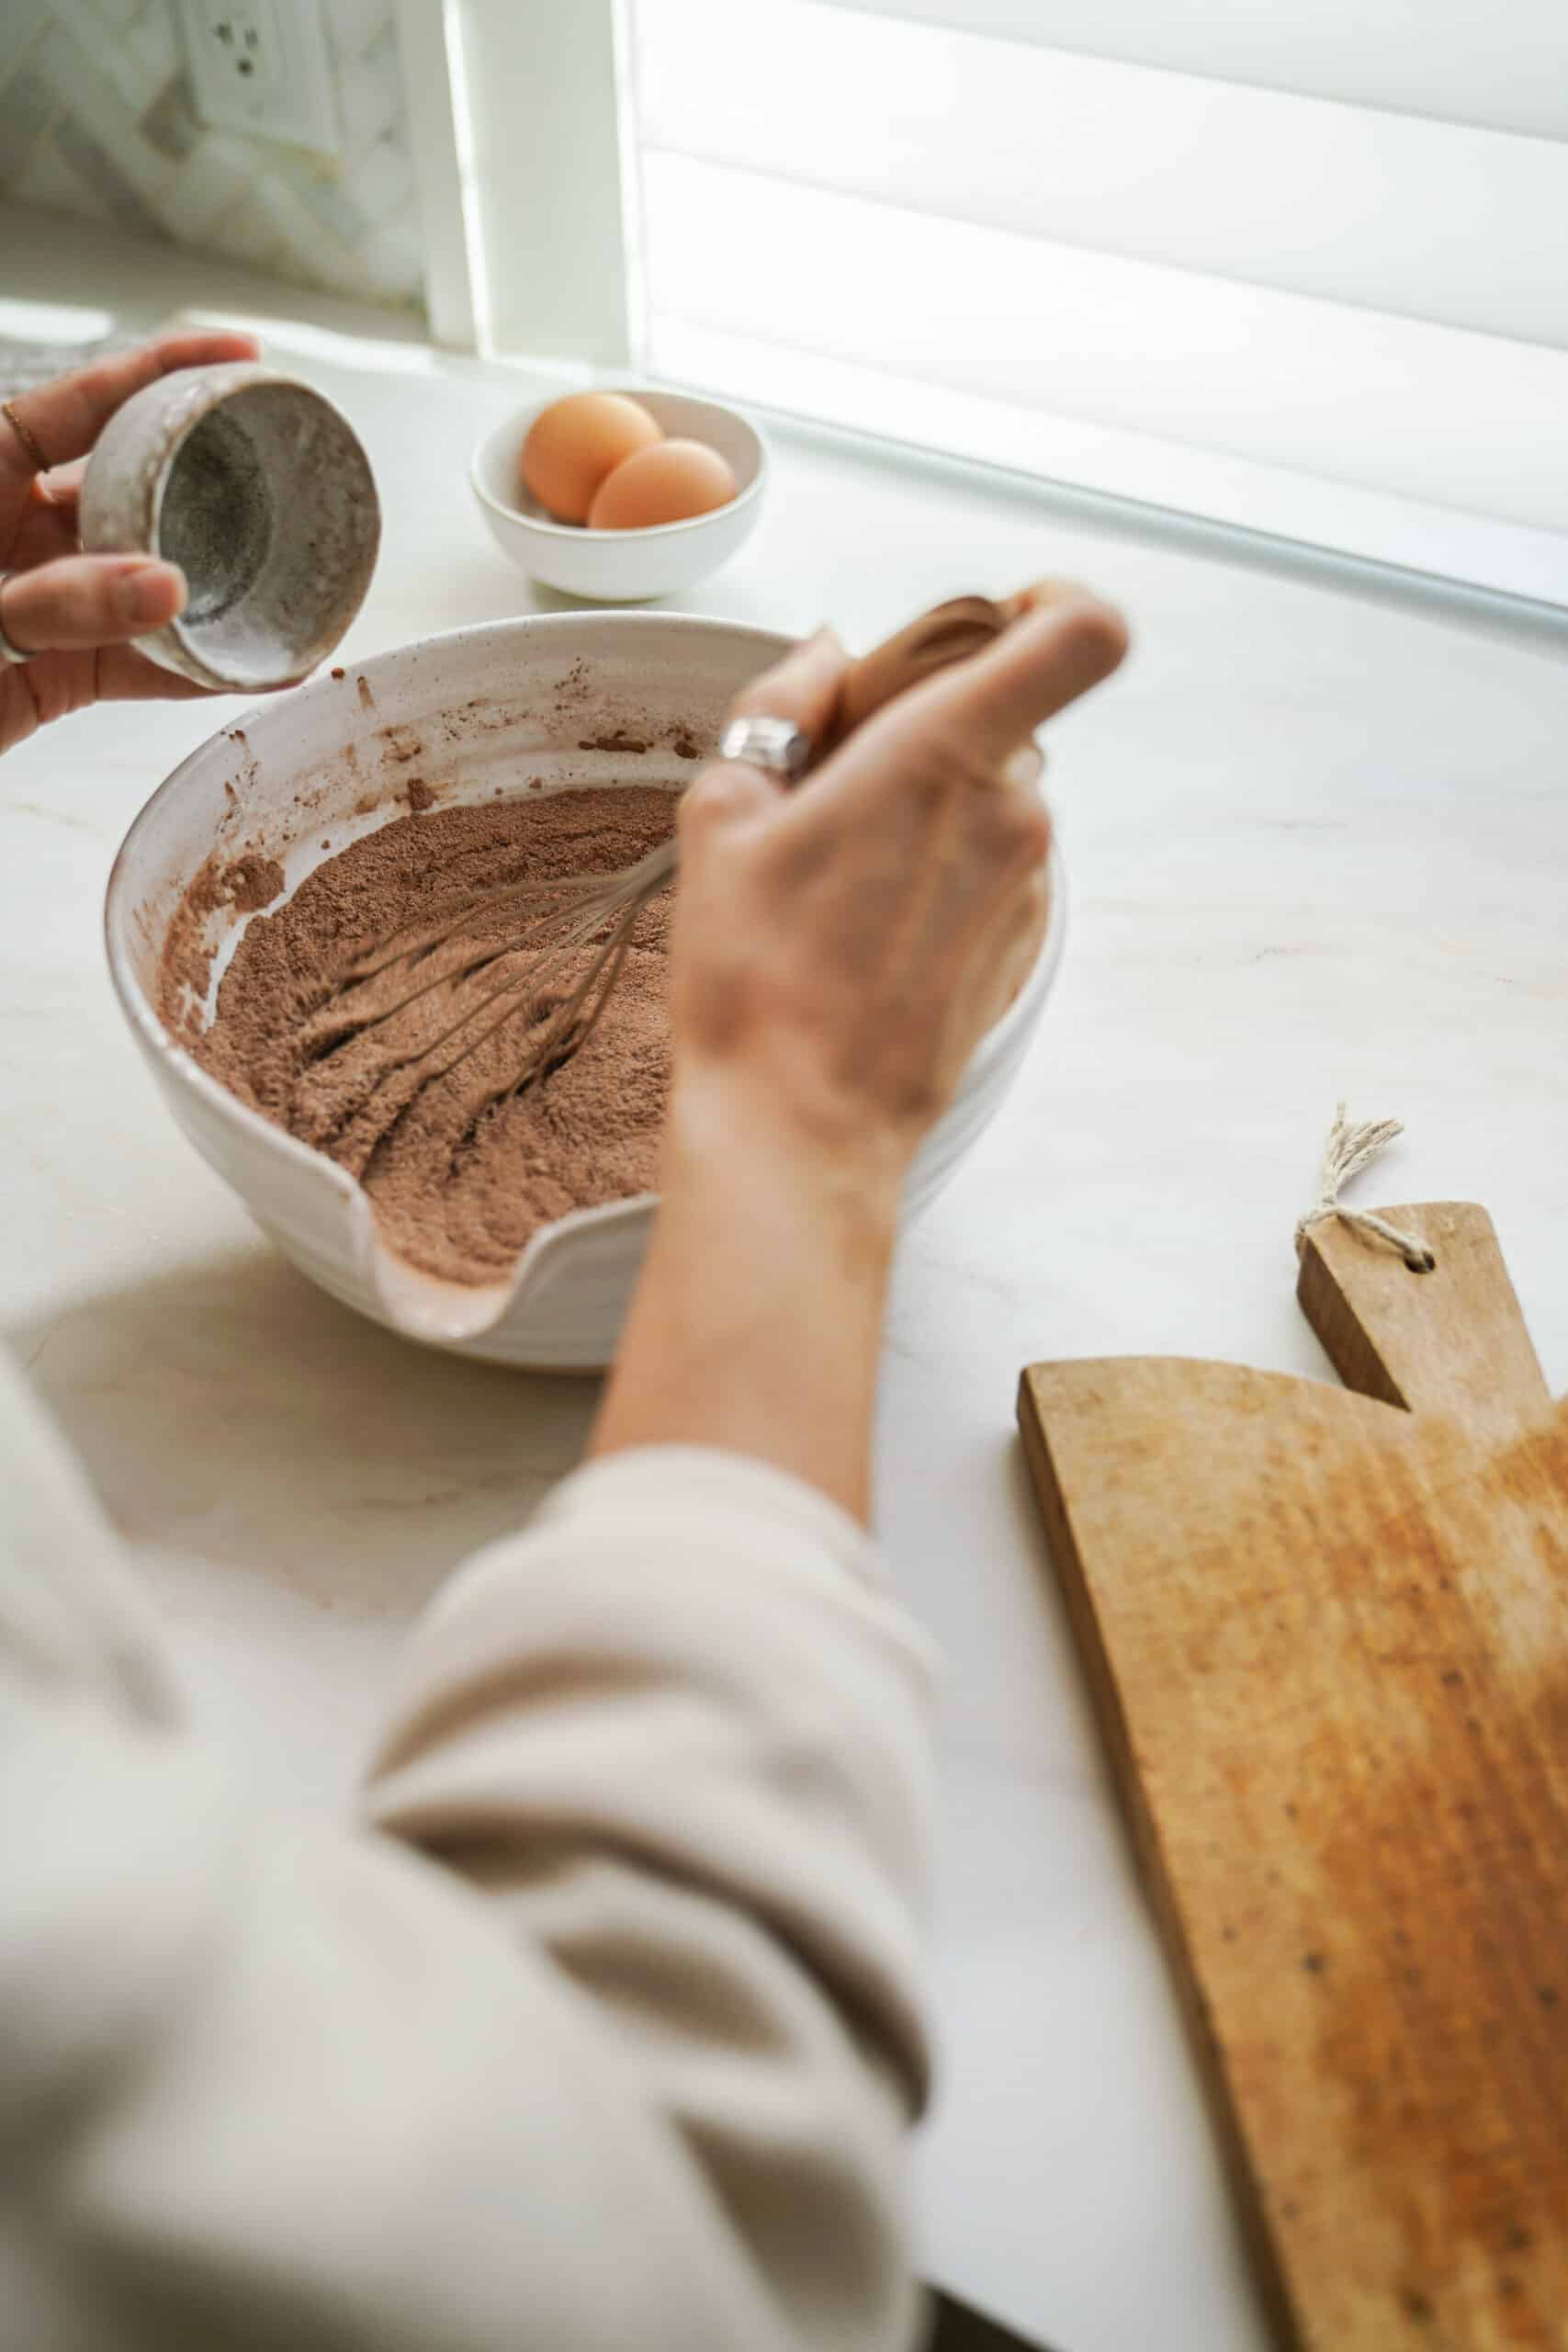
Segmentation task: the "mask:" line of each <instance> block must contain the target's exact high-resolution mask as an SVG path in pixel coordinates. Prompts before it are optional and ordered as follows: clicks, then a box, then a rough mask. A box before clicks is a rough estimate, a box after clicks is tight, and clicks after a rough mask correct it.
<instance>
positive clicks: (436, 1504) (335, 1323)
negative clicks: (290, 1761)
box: [6, 1241, 599, 1615]
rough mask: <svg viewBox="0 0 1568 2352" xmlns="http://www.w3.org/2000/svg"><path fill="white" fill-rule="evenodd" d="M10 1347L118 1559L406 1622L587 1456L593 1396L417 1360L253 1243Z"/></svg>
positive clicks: (575, 1386) (79, 1311)
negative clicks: (171, 1565)
mask: <svg viewBox="0 0 1568 2352" xmlns="http://www.w3.org/2000/svg"><path fill="white" fill-rule="evenodd" d="M6 1340H8V1342H9V1344H10V1346H11V1347H12V1348H13V1350H14V1351H16V1353H17V1358H18V1361H19V1362H20V1363H21V1365H22V1367H23V1369H24V1371H25V1372H26V1373H27V1374H28V1379H29V1381H30V1383H31V1385H32V1386H33V1388H34V1389H35V1391H36V1393H37V1394H38V1396H39V1398H40V1399H41V1401H42V1402H43V1403H44V1405H45V1406H46V1407H47V1408H48V1409H49V1410H50V1411H51V1413H52V1414H53V1416H54V1418H55V1419H56V1420H57V1421H58V1422H59V1423H60V1425H61V1427H62V1430H63V1431H64V1434H65V1436H66V1438H67V1440H68V1442H70V1444H71V1445H72V1446H73V1449H74V1450H75V1452H76V1453H77V1455H78V1457H79V1458H80V1459H81V1461H82V1462H83V1464H84V1465H85V1469H86V1471H87V1475H88V1476H89V1477H90V1479H91V1480H92V1483H93V1485H94V1486H95V1487H96V1489H97V1492H98V1494H99V1497H100V1498H101V1499H102V1501H103V1503H104V1506H105V1508H106V1510H107V1512H108V1514H109V1517H110V1518H111V1520H112V1521H114V1523H115V1525H116V1527H117V1528H118V1530H119V1532H121V1534H122V1535H123V1536H124V1537H125V1538H126V1539H127V1540H128V1541H129V1542H130V1543H131V1544H137V1545H139V1546H141V1545H144V1546H147V1547H149V1548H152V1549H156V1550H158V1551H161V1552H164V1553H165V1554H172V1555H175V1556H180V1555H185V1556H187V1557H190V1558H193V1559H199V1560H203V1561H209V1562H211V1563H213V1564H215V1565H219V1566H231V1567H234V1568H238V1569H242V1570H243V1571H245V1572H247V1573H249V1574H252V1575H263V1576H267V1577H272V1578H273V1579H275V1580H276V1581H277V1582H280V1583H282V1584H285V1585H287V1586H288V1587H289V1588H290V1589H292V1590H294V1591H296V1592H298V1593H299V1594H300V1595H301V1597H304V1598H307V1599H310V1600H315V1601H317V1602H319V1603H320V1604H321V1605H323V1606H325V1607H329V1608H333V1609H337V1610H341V1611H345V1612H346V1613H349V1614H360V1613H370V1612H374V1613H376V1614H378V1615H379V1614H382V1613H384V1612H387V1611H391V1612H394V1613H404V1612H406V1613H410V1614H412V1611H415V1610H417V1609H418V1608H420V1607H421V1606H422V1605H423V1602H424V1601H425V1600H427V1599H428V1597H429V1596H430V1594H431V1593H432V1592H433V1591H434V1589H435V1588H436V1587H437V1586H438V1585H439V1584H440V1583H441V1581H442V1579H443V1577H446V1575H447V1574H448V1573H449V1572H450V1570H451V1569H452V1568H453V1567H454V1566H456V1565H457V1562H458V1561H459V1560H461V1559H463V1558H464V1557H465V1556H466V1555H468V1553H470V1552H472V1551H474V1550H476V1549H477V1548H478V1547H479V1545H481V1544H487V1543H490V1542H491V1541H493V1540H494V1539H495V1538H496V1537H498V1536H501V1535H503V1534H506V1533H508V1532H511V1531H512V1530H513V1529H514V1528H516V1527H518V1526H519V1525H521V1524H522V1522H523V1521H525V1519H526V1518H527V1517H528V1515H529V1513H530V1512H531V1511H532V1510H533V1509H534V1508H535V1506H536V1504H537V1502H538V1501H539V1500H540V1498H542V1496H543V1495H544V1494H545V1493H546V1492H547V1490H548V1489H549V1488H550V1487H552V1486H553V1485H554V1484H555V1483H556V1482H557V1480H558V1479H559V1478H561V1477H563V1476H565V1475H566V1473H567V1472H568V1471H569V1470H570V1469H571V1468H572V1467H573V1466H574V1465H575V1464H576V1463H577V1462H578V1460H579V1459H580V1457H581V1453H582V1449H583V1446H584V1444H585V1443H586V1441H587V1437H588V1431H589V1427H590V1424H591V1421H592V1414H593V1411H594V1408H595V1406H596V1404H597V1402H598V1395H599V1384H598V1382H597V1381H596V1380H592V1379H583V1378H581V1377H570V1376H566V1375H555V1376H545V1375H540V1374H527V1373H520V1372H515V1371H510V1370H506V1369H503V1368H502V1367H501V1366H499V1365H491V1364H484V1363H474V1362H471V1361H469V1360H468V1359H466V1358H463V1357H458V1356H453V1355H446V1354H443V1353H440V1352H438V1351H435V1350H433V1349H428V1348H421V1347H416V1346H415V1345H413V1344H412V1342H411V1341H408V1340H400V1339H398V1338H396V1337H394V1336H393V1334H392V1333H390V1332H389V1331H384V1330H382V1329H380V1328H379V1326H378V1325H376V1324H373V1323H370V1322H368V1321H367V1320H366V1319H365V1318H364V1317H362V1316H359V1315H356V1314H355V1313H354V1312H353V1311H352V1310H351V1309H350V1308H348V1307H345V1306H339V1305H338V1303H337V1302H336V1301H335V1300H334V1299H332V1298H329V1297H328V1296H327V1295H325V1293H324V1292H321V1291H319V1290H318V1289H316V1287H315V1286H314V1284H313V1283H310V1282H308V1281H307V1280H306V1279H305V1277H304V1276H303V1275H302V1274H299V1273H298V1272H296V1271H295V1270H294V1268H293V1267H291V1266H290V1265H289V1264H288V1261H286V1260H285V1259H284V1258H282V1257H281V1256H280V1255H279V1254H278V1253H277V1252H276V1250H272V1249H270V1248H268V1247H267V1246H266V1245H265V1243H262V1242H259V1241H258V1242H257V1243H256V1244H255V1245H254V1248H252V1247H246V1248H241V1249H237V1250H230V1251H225V1252H224V1253H222V1254H221V1255H220V1256H216V1257H213V1258H211V1259H209V1260H208V1261H204V1262H198V1263H196V1264H193V1265H188V1266H182V1267H180V1268H178V1269H177V1270H174V1271H170V1272H164V1273H156V1274H152V1275H151V1276H149V1277H148V1279H147V1280H146V1281H144V1282H141V1283H129V1284H127V1285H125V1286H123V1287H121V1288H118V1289H113V1290H108V1291H105V1292H102V1293H99V1294H96V1295H94V1294H88V1295H85V1296H84V1297H82V1298H80V1299H78V1300H76V1301H74V1302H73V1303H72V1304H70V1305H68V1306H63V1307H57V1308H54V1309H52V1310H51V1312H50V1313H49V1314H48V1315H47V1316H45V1317H40V1318H39V1319H38V1320H36V1321H34V1322H30V1323H29V1322H23V1323H19V1324H17V1325H16V1326H14V1327H13V1328H12V1329H9V1330H8V1331H7V1332H6Z"/></svg>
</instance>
